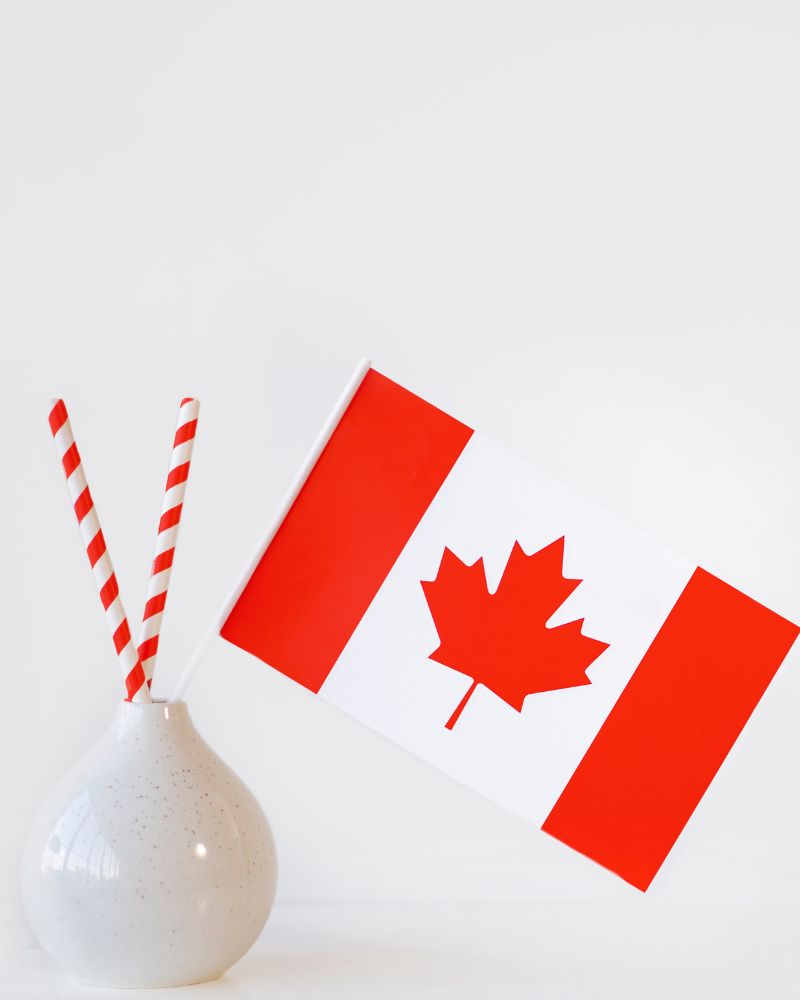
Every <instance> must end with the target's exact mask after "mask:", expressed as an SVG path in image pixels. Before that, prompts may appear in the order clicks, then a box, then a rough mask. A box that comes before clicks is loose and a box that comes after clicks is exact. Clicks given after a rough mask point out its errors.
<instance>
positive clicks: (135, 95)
mask: <svg viewBox="0 0 800 1000" xmlns="http://www.w3.org/2000/svg"><path fill="white" fill-rule="evenodd" d="M798 35H800V14H798V11H797V8H796V6H795V5H793V4H791V3H786V4H772V3H764V2H762V0H759V2H753V3H738V2H729V0H726V2H724V3H722V2H721V3H719V4H713V3H702V2H701V3H697V2H691V3H680V2H675V0H670V2H665V3H648V4H640V3H635V2H631V3H627V4H626V3H621V2H607V3H603V4H597V3H590V2H586V3H583V4H581V3H574V2H552V3H550V2H548V3H502V2H501V3H497V2H484V3H465V2H435V0H434V2H410V0H404V2H402V3H399V2H398V3H395V2H391V3H344V2H333V3H324V2H319V3H308V2H292V3H290V2H284V3H252V4H246V3H219V4H208V3H199V2H190V3H189V2H187V3H174V2H166V3H161V2H159V3H127V4H126V3H106V2H97V3H80V2H77V3H70V4H58V3H53V4H44V3H36V2H34V3H28V2H8V0H6V2H5V3H4V4H3V5H2V7H0V101H1V102H2V103H1V104H0V282H2V289H1V291H0V337H2V363H0V388H1V389H2V412H1V413H0V421H1V422H2V454H3V488H2V493H1V494H0V495H1V497H2V499H1V500H0V502H1V503H2V516H0V538H1V539H2V548H1V549H0V551H1V552H2V569H1V574H0V588H2V590H1V592H0V607H2V635H3V650H2V663H3V678H4V679H3V689H4V697H3V706H4V707H3V712H2V725H1V726H0V761H2V764H0V767H2V823H1V824H0V838H2V839H1V840H0V904H1V905H2V907H3V908H4V909H7V911H8V915H9V916H10V923H9V925H8V926H11V927H12V928H13V930H12V933H13V934H15V935H18V936H19V937H20V939H22V940H25V939H26V935H27V931H25V929H24V925H23V924H22V922H21V921H17V919H16V917H17V915H18V906H19V904H18V899H17V890H16V879H17V865H18V854H19V849H20V845H21V842H22V838H23V834H24V830H25V828H26V826H27V824H28V822H29V820H30V817H31V815H32V812H33V810H34V808H35V806H36V805H37V803H38V802H39V800H40V799H41V798H42V797H43V795H44V794H45V792H46V791H47V789H48V788H49V786H50V785H51V784H52V783H53V782H54V781H55V779H56V778H57V777H58V776H59V775H60V773H61V772H62V771H63V770H65V769H66V767H67V766H68V765H70V764H71V763H72V762H73V760H74V759H75V758H76V756H77V755H78V754H79V753H80V752H81V751H82V750H83V749H84V748H85V747H86V746H87V745H88V744H89V743H91V742H92V741H93V740H94V739H95V738H96V736H97V735H98V734H99V733H100V731H101V730H103V729H104V728H105V726H106V724H107V723H108V721H109V718H110V716H111V713H112V711H113V706H114V701H115V699H116V698H118V697H119V695H120V691H121V687H120V680H119V676H118V671H117V668H116V664H115V662H114V658H113V655H112V652H111V645H110V641H109V638H108V636H107V634H106V633H105V631H104V629H105V626H104V623H103V620H102V615H101V612H100V607H99V602H98V600H97V597H96V595H95V594H94V593H93V587H92V582H91V577H90V574H89V571H88V568H87V566H86V565H85V556H84V554H83V553H82V551H81V545H80V542H79V537H78V531H77V528H76V526H75V524H74V523H73V522H74V518H73V514H72V512H71V511H70V509H69V505H68V502H67V497H66V490H65V487H64V484H63V482H62V481H61V473H60V470H59V468H58V467H57V463H56V460H55V457H54V454H53V449H52V444H51V442H50V439H49V434H48V429H47V420H46V415H47V400H48V398H49V397H50V396H51V395H54V394H62V395H63V396H64V397H65V399H66V400H67V403H68V405H69V406H70V408H71V412H72V417H73V424H74V428H75V432H76V436H77V439H78V443H79V446H80V447H81V450H82V452H83V456H84V459H85V462H86V466H87V469H88V473H89V478H90V482H91V485H92V489H93V492H94V495H95V500H96V502H97V505H98V508H99V512H100V516H101V519H102V522H103V526H104V528H105V534H106V538H107V540H108V542H109V546H110V550H111V553H112V557H113V559H114V561H115V564H116V568H117V570H118V574H119V577H120V580H121V584H122V588H123V594H124V596H125V598H126V602H127V605H128V610H129V613H130V615H131V617H132V618H133V619H137V618H138V616H139V614H140V612H141V606H142V599H143V594H144V588H145V583H146V578H147V572H148V565H149V562H150V558H151V550H152V545H153V539H154V532H155V525H156V521H157V517H158V509H159V504H160V493H161V489H162V484H163V479H164V475H165V471H166V463H167V458H168V448H169V440H170V437H171V434H172V426H173V420H174V416H175V409H176V406H177V402H178V400H179V399H180V397H181V396H182V395H184V394H187V393H189V394H196V395H197V396H198V397H199V398H200V399H201V400H202V404H203V406H202V412H201V422H200V431H199V438H198V444H197V448H196V451H195V462H194V466H193V473H192V479H191V483H190V487H189V492H188V497H187V507H186V513H185V518H184V521H183V527H182V536H181V540H180V546H179V553H178V558H177V564H176V571H175V574H174V576H173V586H172V590H171V593H170V599H169V605H168V615H167V618H166V624H165V631H164V635H163V642H162V649H161V657H160V662H159V666H158V669H157V680H156V688H157V690H158V691H159V692H160V693H161V694H165V693H167V692H168V691H169V689H170V687H171V684H172V683H173V682H174V680H175V679H176V678H177V675H178V674H179V672H180V670H181V667H182V665H183V664H184V662H185V660H186V658H187V656H188V655H189V653H190V652H191V650H192V649H193V647H194V645H195V643H196V642H197V640H198V638H199V636H200V635H201V633H202V631H203V629H204V628H205V626H206V624H207V622H208V621H209V620H210V618H211V617H212V616H213V615H214V613H215V612H216V610H217V608H218V606H219V604H220V603H221V601H222V599H223V597H224V595H225V594H226V592H227V590H228V589H229V588H230V586H231V585H232V583H233V582H234V580H235V578H236V576H237V574H238V573H239V572H240V570H241V568H242V566H243V564H244V563H245V562H246V560H247V558H248V557H249V555H250V552H251V549H252V548H253V546H254V545H255V543H256V541H257V539H258V536H259V535H260V534H261V532H262V531H263V529H264V527H265V526H266V522H267V520H268V518H269V516H270V513H271V511H272V509H273V508H274V506H275V505H276V504H277V502H278V500H279V498H280V496H281V494H282V492H283V491H284V489H285V487H286V485H287V484H288V482H289V480H290V479H291V477H292V475H293V474H294V472H295V469H296V467H297V465H298V463H299V462H300V460H301V458H302V456H303V454H304V452H305V450H306V448H307V447H308V446H309V444H310V442H311V441H312V440H313V438H314V436H315V434H316V433H317V430H318V429H319V427H320V425H321V423H322V422H323V420H324V419H325V416H326V414H327V412H328V410H329V409H330V407H331V405H332V404H333V402H334V400H335V399H336V397H337V395H338V393H339V391H340V389H341V387H342V385H343V384H344V382H345V381H346V379H347V378H348V376H349V374H350V372H351V369H352V368H353V367H354V365H355V363H356V361H357V359H358V357H359V356H360V355H362V354H369V355H370V356H371V357H372V359H373V360H374V362H375V364H376V365H377V366H378V367H379V368H381V369H382V370H384V371H386V372H387V373H388V374H390V375H392V376H393V377H394V378H396V379H397V380H398V381H401V382H403V383H405V384H406V385H408V386H409V387H410V388H413V389H415V390H416V391H418V392H420V393H421V394H422V395H425V396H427V397H428V398H430V399H432V400H433V401H435V402H438V403H439V404H440V405H441V406H443V407H444V408H446V409H448V410H449V411H451V412H453V413H454V414H456V415H457V416H459V417H461V418H462V419H464V420H465V421H467V422H468V423H470V424H471V425H473V426H478V427H480V428H481V429H482V430H483V431H484V432H486V433H487V434H488V435H489V436H490V437H493V438H495V439H496V440H498V441H500V442H503V443H504V444H507V445H509V446H510V447H512V448H513V449H514V450H515V451H517V452H518V453H520V454H522V455H524V456H525V457H528V458H530V459H531V460H533V461H535V462H536V463H538V464H540V465H541V466H542V467H543V468H544V469H546V470H547V471H549V472H551V473H553V474H555V475H556V476H558V477H560V478H561V479H563V480H565V481H566V482H568V483H569V484H571V485H573V486H575V487H576V488H578V489H579V490H581V491H582V492H584V493H586V494H588V495H589V496H592V497H594V498H595V499H598V500H599V501H601V502H602V503H604V504H605V505H606V506H608V507H610V508H611V509H612V510H614V511H616V512H617V513H619V514H621V515H623V516H625V517H627V518H629V519H630V520H631V521H633V522H634V523H635V524H637V525H639V526H640V527H643V528H645V529H646V530H647V531H649V532H651V533H652V534H654V535H655V536H656V537H659V538H660V539H661V540H663V541H664V542H666V543H668V544H669V545H671V546H672V547H674V548H675V549H676V550H677V551H679V552H682V553H685V554H686V555H688V556H690V557H692V558H694V559H696V560H697V561H699V562H701V563H702V564H704V565H706V566H707V567H708V568H709V569H711V570H713V571H715V572H717V573H719V574H720V575H721V576H723V577H725V578H727V579H728V580H730V581H731V582H732V583H734V584H737V585H739V586H741V587H742V588H743V589H745V590H747V591H748V592H750V593H751V594H752V595H754V596H756V597H758V598H760V599H761V600H763V601H764V602H765V603H767V604H770V605H772V606H773V607H775V608H776V609H777V610H779V611H781V612H783V613H784V614H787V615H789V616H794V617H797V616H798V615H800V583H799V580H800V559H799V558H798V557H799V556H800V530H798V525H797V510H798V489H799V488H800V474H799V473H798V452H797V426H798V425H797V412H798V411H797V399H796V390H797V376H798V370H799V369H800V344H799V343H798V328H799V327H800V299H799V298H798V295H797V274H798V268H799V266H800V250H799V249H798V247H799V245H798V235H797V234H798V232H800V197H799V191H798V176H800V173H799V171H800V155H799V154H800V145H799V144H798V131H797V128H796V121H797V94H798V86H799V85H800V64H799V63H798V60H797V51H798V41H799V39H798ZM798 661H800V654H798V653H797V651H795V653H794V654H793V655H791V656H790V658H789V660H788V661H787V663H786V665H785V667H784V668H783V670H782V671H781V673H780V675H779V677H778V678H777V680H776V681H775V683H774V684H773V686H772V688H771V689H770V691H769V693H768V695H767V696H766V697H765V699H764V701H763V703H762V706H761V709H760V711H759V712H758V713H757V714H756V716H755V717H754V718H753V720H752V722H751V724H750V725H749V726H748V728H747V730H746V732H745V734H744V736H743V738H742V739H741V740H740V742H739V744H738V745H737V747H736V749H735V751H734V753H733V754H732V755H731V757H730V758H729V760H728V761H727V763H726V764H725V766H724V767H723V769H722V771H721V773H720V775H719V777H718V779H717V781H716V783H715V784H714V786H713V788H712V790H711V792H710V793H709V794H708V795H707V797H706V799H705V800H704V802H703V804H702V806H701V808H700V809H699V810H698V812H697V814H696V816H695V818H694V820H693V821H692V823H691V825H690V828H689V829H688V830H687V832H686V834H685V836H684V837H683V838H682V840H681V842H680V844H679V846H678V848H677V850H676V851H675V852H674V854H673V857H672V858H671V859H670V861H669V862H668V864H667V866H666V867H665V868H664V870H663V871H662V873H661V875H660V877H659V878H658V880H657V882H656V883H655V885H654V886H653V888H652V890H651V893H650V894H648V896H647V897H646V899H645V900H644V902H643V901H642V897H641V896H640V895H639V894H638V893H636V892H635V890H632V889H630V888H629V887H627V886H625V885H624V884H623V883H622V882H620V881H619V880H617V879H615V878H614V877H613V876H611V875H609V874H607V873H605V872H604V871H603V870H601V869H600V868H598V867H595V866H593V865H592V864H590V863H589V862H587V861H585V860H584V859H582V858H580V857H579V856H577V855H573V854H572V853H571V852H570V851H568V850H567V849H566V848H564V847H563V846H561V845H560V844H557V843H556V842H555V841H552V840H550V839H549V838H548V837H546V836H545V835H544V834H542V833H539V832H537V831H535V830H533V829H531V828H529V827H528V826H527V825H526V824H525V823H524V822H523V821H521V820H519V819H516V818H514V817H512V816H510V815H506V814H504V813H503V812H502V811H500V810H499V809H497V808H496V807H494V806H492V805H490V804H488V803H486V802H484V801H483V800H482V799H480V798H479V797H478V796H477V795H474V794H473V793H470V792H468V791H466V790H465V789H462V788H461V787H460V786H458V785H456V784H455V783H453V782H451V781H450V780H449V779H447V778H444V777H442V776H440V775H438V774H437V773H436V772H435V771H433V770H432V769H431V768H428V767H427V766H425V765H424V764H421V763H419V762H418V761H416V760H415V759H413V758H412V757H410V756H409V755H406V754H404V753H403V752H402V751H401V750H399V749H397V748H395V747H393V746H391V745H389V744H388V743H385V742H382V741H381V740H380V739H378V738H376V737H374V736H373V735H372V734H370V733H369V732H368V731H367V730H365V729H362V728H361V727H359V726H358V725H357V724H355V723H353V722H351V721H350V720H348V719H347V718H346V717H344V716H342V715H340V714H338V713H337V712H336V710H335V709H333V708H332V707H330V706H327V705H325V704H323V703H321V702H319V701H317V700H315V699H313V698H312V697H310V696H308V695H307V694H306V693H304V692H303V691H302V690H300V689H298V688H295V687H294V686H293V685H292V684H291V683H290V682H288V681H286V680H285V679H284V678H282V677H280V676H278V675H276V674H274V673H272V672H271V671H270V670H269V669H268V668H266V667H265V666H264V665H263V664H261V663H260V662H259V661H257V660H255V659H251V658H249V657H248V656H246V655H245V654H243V653H241V652H240V651H238V650H235V649H234V648H233V647H226V646H225V644H223V643H222V642H221V641H220V642H219V643H218V644H217V645H216V646H215V647H214V648H213V649H212V650H211V652H210V654H209V655H208V657H207V659H206V661H205V663H204V666H203V669H202V671H201V673H200V675H199V677H198V678H197V680H196V682H195V684H194V685H193V687H192V688H191V690H190V694H189V702H190V707H191V710H192V713H193V715H194V717H195V721H196V722H197V724H198V726H199V728H200V729H201V731H202V732H203V734H204V735H205V736H206V737H207V739H208V740H209V741H210V742H211V743H212V744H213V745H214V746H215V748H216V749H217V750H218V751H219V752H220V753H221V755H222V756H223V757H224V758H226V759H227V760H228V762H229V763H230V764H231V765H232V766H233V767H234V768H235V769H236V770H237V771H238V772H239V773H240V774H241V775H242V776H243V777H244V778H245V779H246V780H247V782H248V783H249V784H250V785H251V786H252V788H253V790H254V791H255V792H256V794H257V796H258V797H259V799H260V800H261V802H262V803H263V805H264V807H265V809H266V811H267V813H268V814H269V816H270V818H271V820H272V822H273V826H274V829H275V833H276V837H277V841H278V847H279V852H280V857H281V863H282V880H281V886H280V899H281V900H282V901H283V902H292V901H294V902H308V901H354V902H369V901H372V902H384V901H386V902H389V901H406V902H408V901H422V902H437V901H441V902H450V903H453V902H459V901H464V902H470V901H471V902H489V901H494V902H502V901H534V902H536V901H543V902H547V901H550V900H558V901H560V902H567V903H568V902H570V901H576V900H591V901H596V902H598V903H601V904H602V905H608V906H609V907H612V906H613V907H618V906H622V907H628V906H648V905H651V904H650V901H651V899H653V900H659V899H660V900H667V901H669V902H672V901H675V902H681V903H685V902H698V903H699V902H711V901H715V902H717V903H719V902H723V903H724V902H725V901H726V900H732V901H739V902H753V903H773V902H792V901H795V900H796V899H797V896H798V892H799V891H800V852H798V850H797V843H798V838H799V837H800V803H799V802H798V794H797V780H796V768H797V760H798V759H799V757H800V726H798V725H797V718H798V709H799V708H800V662H798Z"/></svg>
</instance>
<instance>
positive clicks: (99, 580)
mask: <svg viewBox="0 0 800 1000" xmlns="http://www.w3.org/2000/svg"><path fill="white" fill-rule="evenodd" d="M50 430H51V431H52V433H53V441H54V443H55V446H56V452H57V454H58V457H59V458H60V459H61V464H62V466H63V467H64V474H65V475H66V477H67V489H68V490H69V496H70V499H71V500H72V504H73V507H74V509H75V516H76V517H77V518H78V524H79V526H80V529H81V536H82V537H83V542H84V545H85V546H86V554H87V556H88V557H89V563H90V564H91V567H92V573H93V575H94V580H95V583H96V584H97V589H98V591H99V593H100V600H101V602H102V604H103V610H104V611H105V617H106V621H107V622H108V627H109V628H110V629H111V635H112V638H113V639H114V648H115V649H116V651H117V657H118V658H119V662H120V666H121V667H122V675H123V677H124V678H125V687H126V689H127V698H126V701H140V702H149V701H150V700H151V698H150V689H149V688H148V686H147V684H146V683H145V675H144V669H143V668H142V663H141V660H140V659H139V654H138V652H137V651H136V647H135V646H134V644H133V640H132V639H131V630H130V628H129V627H128V619H127V617H126V615H125V609H124V608H123V606H122V599H121V598H120V596H119V586H118V585H117V578H116V575H115V574H114V567H113V566H112V565H111V557H110V556H109V554H108V549H107V548H106V543H105V539H104V538H103V532H102V530H101V528H100V521H99V519H98V517H97V510H96V508H95V505H94V501H93V500H92V495H91V493H90V492H89V486H88V484H87V482H86V473H85V472H84V471H83V464H82V462H81V457H80V455H79V454H78V447H77V445H76V444H75V438H74V437H73V434H72V427H70V423H69V416H68V414H67V408H66V406H65V405H64V400H63V399H56V400H52V402H51V404H50Z"/></svg>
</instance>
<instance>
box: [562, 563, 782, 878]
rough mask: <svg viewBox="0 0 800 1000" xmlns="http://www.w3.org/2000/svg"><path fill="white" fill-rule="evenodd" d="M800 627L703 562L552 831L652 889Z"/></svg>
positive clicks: (571, 786)
mask: <svg viewBox="0 0 800 1000" xmlns="http://www.w3.org/2000/svg"><path fill="white" fill-rule="evenodd" d="M798 632H800V629H798V626H796V625H794V624H793V623H792V622H790V621H787V620H786V619H785V618H782V617H781V616H780V615H777V614H775V612H773V611H770V610H769V609H768V608H765V607H764V606H763V605H761V604H758V603H757V602H756V601H754V600H752V599H751V598H749V597H746V596H745V595H744V594H742V593H740V592H739V591H738V590H736V589H735V588H733V587H731V586H729V585H728V584H726V583H723V582H722V581H721V580H719V579H717V577H715V576H712V575H711V574H710V573H707V572H706V571H705V570H702V569H698V570H696V571H695V573H694V574H693V576H692V577H691V579H690V580H689V583H688V584H687V585H686V588H685V589H684V591H683V593H682V594H681V596H680V598H679V600H678V602H677V603H676V605H675V607H674V608H673V609H672V611H671V612H670V614H669V616H668V617H667V619H666V621H665V622H664V624H663V626H662V627H661V629H660V630H659V632H658V634H657V635H656V637H655V639H654V640H653V642H652V643H651V645H650V648H649V649H648V650H647V652H646V653H645V656H644V658H643V659H642V662H641V663H640V665H639V667H638V668H637V670H636V672H635V673H634V674H633V676H632V677H631V679H630V681H629V682H628V684H627V686H626V688H625V689H624V691H623V692H622V694H621V695H620V697H619V699H618V701H617V703H616V705H615V706H614V708H613V709H612V710H611V713H610V714H609V716H608V718H607V719H606V721H605V723H604V724H603V726H602V728H601V729H600V731H599V733H598V734H597V736H596V737H595V739H594V741H593V743H592V744H591V746H590V747H589V749H588V750H587V752H586V754H585V755H584V757H583V760H582V761H581V763H580V764H579V765H578V768H577V770H576V771H575V773H574V774H573V775H572V777H571V778H570V780H569V782H568V784H567V786H566V787H565V789H564V791H563V792H562V793H561V796H560V798H559V799H558V801H557V802H556V804H555V806H554V807H553V809H552V811H551V813H550V815H549V816H548V817H547V820H546V821H545V823H544V827H543V829H544V830H545V831H546V832H547V833H550V834H552V836H554V837H556V838H557V839H558V840H561V841H563V842H564V843H565V844H567V845H569V846H570V847H573V848H575V849H576V850H578V851H580V852H581V853H582V854H585V855H587V856H588V857H590V858H592V859H593V860H594V861H597V862H599V863H600V864H602V865H604V866H605V867H606V868H609V869H611V870H612V871H614V872H616V873H617V874H618V875H621V876H622V878H624V879H625V880H626V881H627V882H630V883H631V884H632V885H634V886H636V887H637V888H639V889H642V890H644V889H646V888H647V887H648V886H649V885H650V883H651V881H652V880H653V878H654V877H655V875H656V873H657V872H658V869H659V868H660V867H661V864H662V863H663V861H664V860H665V858H666V857H667V854H668V853H669V851H670V850H671V848H672V846H673V844H674V843H675V841H676V840H677V838H678V836H679V835H680V833H681V831H682V830H683V828H684V826H685V825H686V823H687V822H688V820H689V817H690V816H691V815H692V813H693V812H694V809H695V807H696V806H697V804H698V802H699V801H700V799H701V797H702V796H703V794H704V793H705V791H706V789H707V788H708V786H709V784H710V783H711V781H712V779H713V778H714V775H715V774H716V773H717V771H718V769H719V767H720V766H721V764H722V762H723V760H724V759H725V757H726V755H727V754H728V751H729V750H730V749H731V747H732V746H733V744H734V742H735V741H736V738H737V737H738V735H739V733H740V732H741V730H742V729H743V727H744V725H745V723H746V722H747V720H748V718H749V717H750V714H751V713H752V712H753V710H754V709H755V707H756V705H757V704H758V701H759V699H760V698H761V696H762V695H763V693H764V691H765V690H766V688H767V686H768V684H769V682H770V681H771V680H772V678H773V676H774V675H775V673H776V671H777V669H778V667H779V666H780V664H781V662H782V661H783V659H784V658H785V656H786V654H787V653H788V651H789V649H790V647H791V646H792V644H793V643H794V641H795V639H796V638H797V635H798Z"/></svg>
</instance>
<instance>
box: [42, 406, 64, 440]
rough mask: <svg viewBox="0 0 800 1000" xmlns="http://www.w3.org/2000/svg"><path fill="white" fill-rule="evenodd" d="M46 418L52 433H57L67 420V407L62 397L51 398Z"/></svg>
mask: <svg viewBox="0 0 800 1000" xmlns="http://www.w3.org/2000/svg"><path fill="white" fill-rule="evenodd" d="M47 420H48V423H49V424H50V431H51V433H52V434H53V435H56V434H58V432H59V431H60V430H61V428H62V427H63V426H64V424H65V423H66V422H67V408H66V406H65V405H64V400H63V399H51V400H50V403H49V404H48V408H47Z"/></svg>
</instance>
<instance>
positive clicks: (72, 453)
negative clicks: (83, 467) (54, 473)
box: [61, 444, 81, 479]
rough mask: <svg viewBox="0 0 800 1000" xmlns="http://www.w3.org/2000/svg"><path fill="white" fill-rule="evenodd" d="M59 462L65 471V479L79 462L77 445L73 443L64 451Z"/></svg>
mask: <svg viewBox="0 0 800 1000" xmlns="http://www.w3.org/2000/svg"><path fill="white" fill-rule="evenodd" d="M61 464H62V465H63V466H64V472H65V473H66V476H67V479H69V477H70V476H71V475H72V473H73V472H74V471H75V470H76V469H77V468H78V466H79V465H80V464H81V456H80V455H79V454H78V446H77V445H76V444H73V445H72V447H71V448H69V449H68V450H67V451H66V452H65V453H64V457H63V458H62V459H61Z"/></svg>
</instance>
